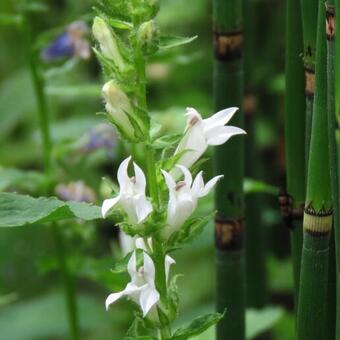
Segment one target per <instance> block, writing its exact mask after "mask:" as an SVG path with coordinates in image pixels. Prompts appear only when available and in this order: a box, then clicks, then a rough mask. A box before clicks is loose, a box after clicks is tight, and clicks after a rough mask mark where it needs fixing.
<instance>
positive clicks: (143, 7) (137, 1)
mask: <svg viewBox="0 0 340 340" xmlns="http://www.w3.org/2000/svg"><path fill="white" fill-rule="evenodd" d="M128 8H129V9H130V13H131V14H132V16H133V17H135V18H137V19H138V21H139V22H141V21H147V20H150V19H153V18H154V17H155V16H156V15H157V13H158V11H159V0H131V1H130V4H129V5H128Z"/></svg>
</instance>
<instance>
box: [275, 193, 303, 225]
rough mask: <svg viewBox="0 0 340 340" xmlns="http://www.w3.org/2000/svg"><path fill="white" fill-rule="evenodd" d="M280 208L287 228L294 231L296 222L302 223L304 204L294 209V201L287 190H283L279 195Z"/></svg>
mask: <svg viewBox="0 0 340 340" xmlns="http://www.w3.org/2000/svg"><path fill="white" fill-rule="evenodd" d="M278 200H279V206H280V212H281V216H282V218H283V220H284V222H285V224H286V226H287V227H288V228H289V229H291V230H293V229H294V223H293V222H294V221H302V218H303V210H304V209H303V204H301V205H300V206H298V207H294V199H293V197H292V196H291V195H289V194H288V192H287V190H285V189H281V190H280V193H279V197H278Z"/></svg>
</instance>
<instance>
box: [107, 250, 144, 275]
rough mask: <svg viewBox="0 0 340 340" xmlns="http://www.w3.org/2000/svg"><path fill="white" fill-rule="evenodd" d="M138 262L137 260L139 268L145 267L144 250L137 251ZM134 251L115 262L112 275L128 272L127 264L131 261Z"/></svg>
mask: <svg viewBox="0 0 340 340" xmlns="http://www.w3.org/2000/svg"><path fill="white" fill-rule="evenodd" d="M135 251H136V260H137V262H136V263H137V267H140V266H142V265H143V250H141V249H136V250H135ZM132 253H133V251H131V252H129V253H128V254H126V255H125V256H124V257H123V258H121V259H119V260H118V261H116V262H115V264H114V266H113V268H111V269H110V271H111V273H112V274H122V273H126V272H127V264H128V262H129V261H130V258H131V255H132Z"/></svg>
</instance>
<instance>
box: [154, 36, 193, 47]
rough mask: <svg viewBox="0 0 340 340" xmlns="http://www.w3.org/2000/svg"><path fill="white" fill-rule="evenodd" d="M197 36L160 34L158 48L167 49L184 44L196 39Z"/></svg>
mask: <svg viewBox="0 0 340 340" xmlns="http://www.w3.org/2000/svg"><path fill="white" fill-rule="evenodd" d="M197 37H198V36H197V35H195V36H194V37H175V36H161V37H160V43H159V48H160V50H167V49H169V48H174V47H178V46H181V45H186V44H189V43H191V42H192V41H194V40H195V39H197Z"/></svg>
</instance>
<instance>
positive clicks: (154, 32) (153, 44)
mask: <svg viewBox="0 0 340 340" xmlns="http://www.w3.org/2000/svg"><path fill="white" fill-rule="evenodd" d="M137 40H138V44H139V47H140V48H141V50H142V51H143V53H144V54H145V55H150V54H153V53H155V52H156V51H157V50H158V48H159V30H158V27H157V25H156V23H155V22H154V21H153V20H150V21H147V22H144V23H142V24H141V25H140V27H139V29H138V32H137Z"/></svg>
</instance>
